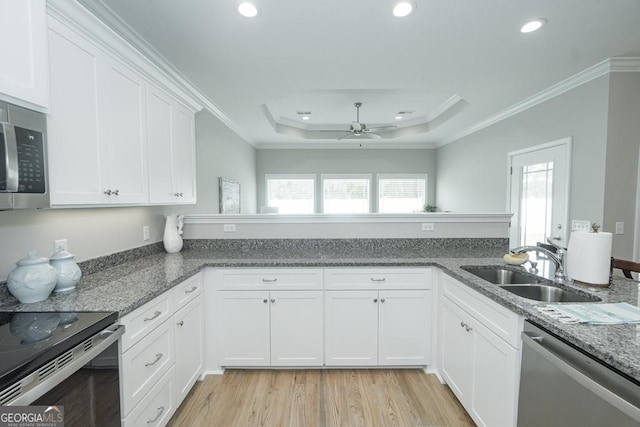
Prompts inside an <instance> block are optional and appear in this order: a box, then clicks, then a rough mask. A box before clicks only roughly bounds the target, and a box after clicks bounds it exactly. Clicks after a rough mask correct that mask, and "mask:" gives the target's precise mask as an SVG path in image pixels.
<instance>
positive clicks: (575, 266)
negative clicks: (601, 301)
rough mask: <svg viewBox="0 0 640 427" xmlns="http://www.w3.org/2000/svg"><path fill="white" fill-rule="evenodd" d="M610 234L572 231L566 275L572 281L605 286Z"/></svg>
mask: <svg viewBox="0 0 640 427" xmlns="http://www.w3.org/2000/svg"><path fill="white" fill-rule="evenodd" d="M612 241H613V236H612V234H611V233H588V232H586V231H574V232H572V233H571V237H570V238H569V246H568V247H567V255H566V256H567V275H568V276H569V277H570V278H572V279H573V280H576V281H580V282H584V283H588V284H592V285H600V286H602V285H607V284H608V283H609V271H610V265H611V243H612Z"/></svg>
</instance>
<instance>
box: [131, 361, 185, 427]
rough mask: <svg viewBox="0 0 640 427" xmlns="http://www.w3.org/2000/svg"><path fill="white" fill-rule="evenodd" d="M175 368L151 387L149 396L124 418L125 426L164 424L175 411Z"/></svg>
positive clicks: (153, 426) (152, 426) (136, 426)
mask: <svg viewBox="0 0 640 427" xmlns="http://www.w3.org/2000/svg"><path fill="white" fill-rule="evenodd" d="M173 382H174V369H173V368H171V369H170V370H169V371H168V372H167V373H166V374H164V376H163V377H162V378H161V379H160V381H158V383H157V384H156V385H155V386H154V387H153V388H152V389H151V391H150V392H149V394H148V395H147V397H146V398H145V399H144V401H143V402H141V403H140V405H138V406H137V407H136V408H135V409H134V410H133V411H131V414H129V416H128V417H126V418H125V419H124V422H123V423H122V425H123V426H124V427H139V426H151V427H155V426H164V425H166V424H167V423H168V422H169V419H170V418H171V416H172V415H173V413H174V412H175V410H176V408H175V404H174V402H175V401H176V400H175V398H174V396H173V394H174V389H175V387H174V385H173Z"/></svg>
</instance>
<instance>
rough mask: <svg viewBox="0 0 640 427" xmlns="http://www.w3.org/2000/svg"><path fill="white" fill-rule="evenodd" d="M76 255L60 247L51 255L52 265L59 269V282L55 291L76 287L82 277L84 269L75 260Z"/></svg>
mask: <svg viewBox="0 0 640 427" xmlns="http://www.w3.org/2000/svg"><path fill="white" fill-rule="evenodd" d="M74 257H75V255H73V254H70V253H69V252H67V251H63V250H62V249H58V250H57V251H56V252H55V253H54V254H53V255H51V265H52V266H53V267H54V268H55V269H56V270H57V271H58V283H57V284H56V287H55V289H54V292H65V291H70V290H72V289H75V287H76V285H77V284H78V282H79V281H80V278H81V277H82V271H80V267H78V264H76V261H75V260H74Z"/></svg>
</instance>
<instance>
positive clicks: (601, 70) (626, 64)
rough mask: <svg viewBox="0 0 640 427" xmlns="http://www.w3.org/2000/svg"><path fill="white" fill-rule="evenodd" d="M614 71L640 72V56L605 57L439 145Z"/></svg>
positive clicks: (439, 145)
mask: <svg viewBox="0 0 640 427" xmlns="http://www.w3.org/2000/svg"><path fill="white" fill-rule="evenodd" d="M612 72H640V58H636V57H628V58H609V59H605V60H604V61H602V62H599V63H597V64H595V65H593V66H591V67H589V68H587V69H586V70H583V71H581V72H579V73H577V74H575V75H573V76H571V77H569V78H567V79H565V80H562V81H560V82H558V83H556V84H554V85H553V86H551V87H549V88H547V89H545V90H543V91H541V92H538V93H537V94H535V95H533V96H530V97H529V98H525V99H524V100H522V101H520V102H518V103H516V104H513V105H512V106H511V107H509V108H506V109H505V110H502V111H500V112H499V113H497V114H494V115H493V116H490V117H489V118H487V119H485V120H483V121H481V122H480V123H477V124H475V125H474V126H471V127H470V128H468V129H466V130H465V131H463V132H460V133H458V134H456V135H455V136H453V137H452V138H449V139H447V140H445V141H443V142H442V143H439V144H438V147H442V146H444V145H447V144H449V143H451V142H454V141H457V140H459V139H461V138H464V137H465V136H469V135H471V134H473V133H476V132H478V131H479V130H482V129H484V128H486V127H489V126H491V125H494V124H496V123H498V122H501V121H502V120H505V119H508V118H509V117H511V116H514V115H516V114H518V113H521V112H523V111H525V110H528V109H529V108H532V107H535V106H536V105H538V104H541V103H543V102H545V101H548V100H550V99H552V98H555V97H556V96H559V95H562V94H563V93H565V92H568V91H570V90H572V89H575V88H577V87H579V86H582V85H583V84H585V83H588V82H590V81H592V80H594V79H597V78H598V77H602V76H604V75H606V74H609V73H612Z"/></svg>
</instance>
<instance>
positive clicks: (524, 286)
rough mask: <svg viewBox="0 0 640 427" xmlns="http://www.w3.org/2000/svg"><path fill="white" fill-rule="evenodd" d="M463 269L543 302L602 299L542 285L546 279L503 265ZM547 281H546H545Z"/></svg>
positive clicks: (520, 295) (523, 295)
mask: <svg viewBox="0 0 640 427" xmlns="http://www.w3.org/2000/svg"><path fill="white" fill-rule="evenodd" d="M461 268H462V269H463V270H465V271H468V272H469V273H471V274H473V275H475V276H478V277H479V278H481V279H483V280H486V281H487V282H489V283H493V284H494V285H499V286H500V287H501V288H502V289H504V290H505V291H508V292H511V293H512V294H515V295H517V296H519V297H522V298H527V299H530V300H534V301H543V302H597V301H602V300H601V299H600V298H598V297H595V296H586V295H582V294H578V293H576V292H572V291H570V290H568V289H562V288H559V287H556V286H549V285H543V284H541V283H542V282H544V281H546V280H544V279H541V278H539V277H537V276H534V275H532V274H527V273H525V272H524V271H517V270H511V269H508V268H504V267H499V266H495V267H475V266H464V267H461ZM546 282H548V281H546Z"/></svg>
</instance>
